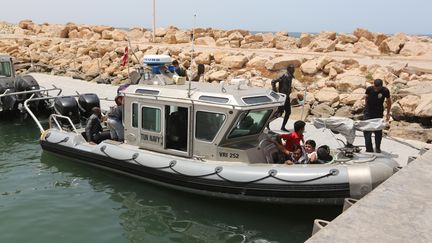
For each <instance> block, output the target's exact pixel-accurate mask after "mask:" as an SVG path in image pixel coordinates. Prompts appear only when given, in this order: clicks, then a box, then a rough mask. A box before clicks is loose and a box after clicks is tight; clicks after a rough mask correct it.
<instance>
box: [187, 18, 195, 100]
mask: <svg viewBox="0 0 432 243" xmlns="http://www.w3.org/2000/svg"><path fill="white" fill-rule="evenodd" d="M195 26H196V14H194V24H193V27H192V46H191V61H190V66H189V67H190V71H191V78H192V74H193V73H192V63H193V59H194V41H195ZM191 84H192V80H189V86H188V98H190V97H191Z"/></svg>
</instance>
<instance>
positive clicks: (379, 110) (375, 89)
mask: <svg viewBox="0 0 432 243" xmlns="http://www.w3.org/2000/svg"><path fill="white" fill-rule="evenodd" d="M384 100H385V101H386V110H387V113H386V118H385V120H386V121H387V122H388V121H389V120H390V108H391V105H392V103H391V99H390V91H389V90H388V89H387V88H386V87H383V81H382V80H381V79H375V81H374V84H373V86H369V87H368V88H367V89H366V95H365V102H366V106H365V109H364V112H363V119H364V120H368V119H374V118H383V116H384ZM372 133H374V134H375V152H377V153H381V140H382V130H377V131H364V132H363V135H364V138H365V145H366V152H374V150H373V147H372Z"/></svg>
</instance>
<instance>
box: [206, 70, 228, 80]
mask: <svg viewBox="0 0 432 243" xmlns="http://www.w3.org/2000/svg"><path fill="white" fill-rule="evenodd" d="M227 77H228V72H227V71H225V70H219V71H216V72H213V73H211V74H210V75H209V81H221V80H224V79H226V78H227Z"/></svg>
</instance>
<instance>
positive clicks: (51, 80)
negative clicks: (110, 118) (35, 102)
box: [30, 73, 118, 110]
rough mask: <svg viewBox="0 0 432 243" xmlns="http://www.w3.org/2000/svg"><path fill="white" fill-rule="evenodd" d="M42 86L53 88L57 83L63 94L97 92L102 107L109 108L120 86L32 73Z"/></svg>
mask: <svg viewBox="0 0 432 243" xmlns="http://www.w3.org/2000/svg"><path fill="white" fill-rule="evenodd" d="M30 75H32V76H33V77H34V78H35V79H36V80H37V81H38V83H39V85H40V86H41V87H45V88H52V86H53V85H55V86H56V87H58V88H61V89H62V90H63V91H62V93H61V95H76V94H77V93H76V92H79V93H81V94H83V93H96V94H97V95H98V96H99V98H100V99H101V108H102V109H103V110H108V109H109V108H110V107H111V106H114V105H115V103H114V98H115V96H116V94H117V88H118V86H114V85H110V84H97V83H92V82H88V81H84V80H79V79H73V78H71V77H62V76H53V75H48V74H42V73H30Z"/></svg>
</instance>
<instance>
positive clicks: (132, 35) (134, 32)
mask: <svg viewBox="0 0 432 243" xmlns="http://www.w3.org/2000/svg"><path fill="white" fill-rule="evenodd" d="M144 32H145V29H143V28H133V29H130V30H129V32H128V34H127V36H128V38H129V39H130V40H140V39H142V38H144Z"/></svg>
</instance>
